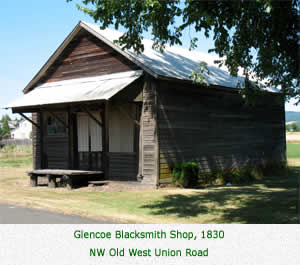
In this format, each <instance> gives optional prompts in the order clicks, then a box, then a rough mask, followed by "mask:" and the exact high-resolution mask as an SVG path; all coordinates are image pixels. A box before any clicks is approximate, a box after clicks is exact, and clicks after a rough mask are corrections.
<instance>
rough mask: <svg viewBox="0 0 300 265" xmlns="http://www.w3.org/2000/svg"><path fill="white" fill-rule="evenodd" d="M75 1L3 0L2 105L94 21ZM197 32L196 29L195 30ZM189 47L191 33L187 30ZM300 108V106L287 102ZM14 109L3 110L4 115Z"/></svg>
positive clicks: (203, 42)
mask: <svg viewBox="0 0 300 265" xmlns="http://www.w3.org/2000/svg"><path fill="white" fill-rule="evenodd" d="M76 2H80V1H73V2H71V3H67V2H66V1H65V0H47V1H45V0H44V1H38V0H26V1H2V2H1V6H0V26H1V41H0V58H1V60H0V106H4V105H6V104H7V103H9V102H11V101H12V100H13V99H14V98H16V97H18V96H21V95H22V90H23V88H24V87H25V86H26V85H27V83H28V82H29V81H30V80H31V79H32V78H33V76H34V75H35V74H36V73H37V72H38V71H39V69H40V68H41V67H42V66H43V65H44V63H45V62H46V61H47V59H48V58H49V57H50V56H51V54H52V53H53V52H54V51H55V50H56V48H57V47H58V46H59V45H60V44H61V42H62V41H63V40H64V39H65V38H66V36H67V35H68V34H69V33H70V32H71V30H72V29H73V28H74V27H75V26H76V24H77V23H78V21H80V20H84V21H87V22H91V23H93V22H94V21H93V20H92V19H91V18H90V17H89V16H87V15H85V14H83V13H82V12H81V11H79V10H78V9H77V8H76V6H75V3H76ZM191 33H193V32H191ZM199 39H200V41H199V47H198V49H199V50H201V51H203V52H207V50H208V49H210V48H212V47H213V46H212V45H213V42H212V40H209V39H208V40H207V39H205V38H204V37H202V38H199ZM183 44H184V46H185V47H188V45H189V32H185V33H184V42H183ZM286 109H287V110H295V111H300V106H298V107H296V106H293V105H292V104H287V105H286ZM5 113H8V114H10V113H11V112H10V111H6V110H2V109H1V110H0V116H2V115H3V114H5Z"/></svg>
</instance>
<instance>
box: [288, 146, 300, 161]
mask: <svg viewBox="0 0 300 265" xmlns="http://www.w3.org/2000/svg"><path fill="white" fill-rule="evenodd" d="M286 154H287V157H288V158H298V159H300V143H287V144H286Z"/></svg>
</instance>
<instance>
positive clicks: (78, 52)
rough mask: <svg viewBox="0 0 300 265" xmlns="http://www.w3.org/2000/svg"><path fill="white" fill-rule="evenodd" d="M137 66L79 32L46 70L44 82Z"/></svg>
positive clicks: (84, 32)
mask: <svg viewBox="0 0 300 265" xmlns="http://www.w3.org/2000/svg"><path fill="white" fill-rule="evenodd" d="M136 69H138V67H137V66H136V65H135V64H134V63H132V62H131V61H129V60H128V59H127V58H125V57H124V56H122V55H121V54H119V53H117V52H115V51H114V50H113V49H112V48H111V47H109V46H108V45H107V44H105V43H104V42H102V41H101V40H99V39H98V38H96V37H94V36H92V35H91V34H90V33H88V32H87V31H85V30H83V31H82V33H81V36H79V38H78V39H77V40H76V39H74V40H73V41H71V42H70V43H69V44H68V45H67V47H66V48H65V50H64V52H63V53H62V54H61V55H60V56H59V57H58V58H57V59H56V61H55V62H54V64H53V67H52V68H51V69H48V72H47V74H46V76H45V77H44V82H55V81H60V80H68V79H73V78H81V77H91V76H98V75H105V74H111V73H117V72H124V71H130V70H136Z"/></svg>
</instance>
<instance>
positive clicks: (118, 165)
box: [107, 152, 137, 181]
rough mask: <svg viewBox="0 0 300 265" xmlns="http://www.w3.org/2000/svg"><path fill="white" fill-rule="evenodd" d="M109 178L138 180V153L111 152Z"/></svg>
mask: <svg viewBox="0 0 300 265" xmlns="http://www.w3.org/2000/svg"><path fill="white" fill-rule="evenodd" d="M107 156H108V162H109V179H119V180H133V181H135V180H137V154H136V153H135V152H130V153H129V152H109V153H108V154H107Z"/></svg>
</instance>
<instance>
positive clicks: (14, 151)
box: [0, 145, 32, 168]
mask: <svg viewBox="0 0 300 265" xmlns="http://www.w3.org/2000/svg"><path fill="white" fill-rule="evenodd" d="M31 165H32V147H31V146H13V145H12V146H6V147H4V148H2V149H1V150H0V167H13V168H18V167H30V166H31Z"/></svg>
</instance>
